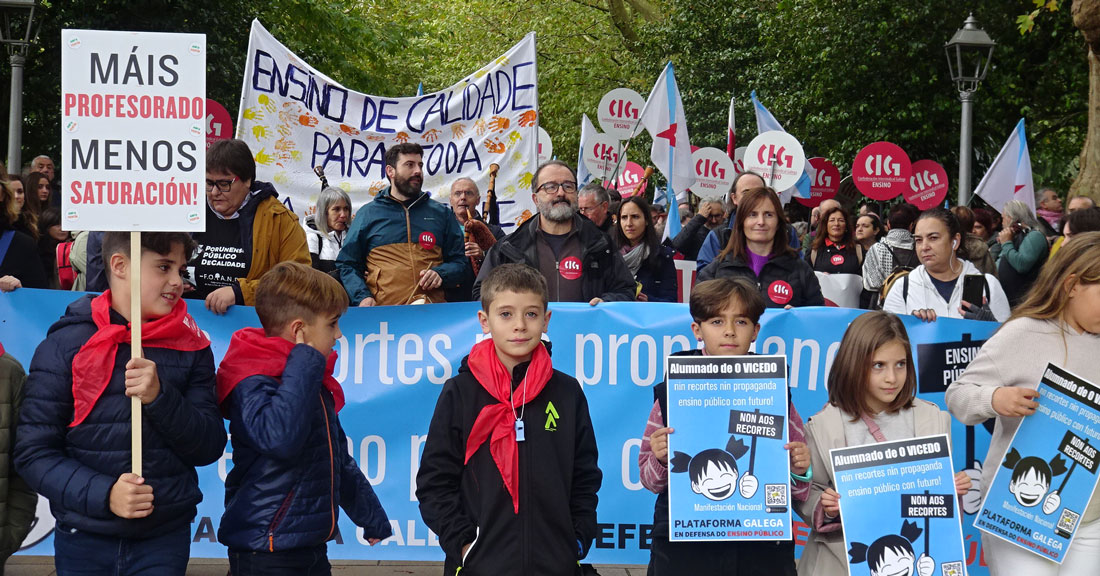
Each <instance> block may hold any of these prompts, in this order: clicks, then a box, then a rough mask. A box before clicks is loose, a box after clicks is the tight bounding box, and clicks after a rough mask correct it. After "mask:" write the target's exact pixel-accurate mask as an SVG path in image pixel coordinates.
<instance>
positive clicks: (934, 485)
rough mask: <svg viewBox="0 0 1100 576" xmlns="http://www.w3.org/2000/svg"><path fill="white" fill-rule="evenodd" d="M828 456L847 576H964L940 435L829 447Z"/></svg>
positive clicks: (945, 444) (947, 455)
mask: <svg viewBox="0 0 1100 576" xmlns="http://www.w3.org/2000/svg"><path fill="white" fill-rule="evenodd" d="M830 458H831V459H832V466H833V476H834V478H836V491H837V493H838V494H840V519H841V522H842V523H843V525H844V543H845V550H847V553H848V573H849V574H850V575H851V576H857V575H862V574H914V575H917V576H932V575H933V574H939V575H942V576H963V575H964V574H965V573H966V572H965V571H964V569H963V564H964V559H965V556H966V553H965V552H964V550H963V535H962V525H961V524H960V523H959V509H958V505H957V502H956V500H955V481H954V473H953V472H952V470H951V467H952V463H951V447H950V445H949V441H948V439H947V436H946V435H939V436H927V437H924V438H913V439H910V440H898V441H895V442H881V443H878V444H869V445H865V446H855V447H849V448H836V449H834V450H832V451H830ZM937 569H938V571H937Z"/></svg>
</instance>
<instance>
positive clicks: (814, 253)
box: [810, 248, 817, 267]
mask: <svg viewBox="0 0 1100 576" xmlns="http://www.w3.org/2000/svg"><path fill="white" fill-rule="evenodd" d="M810 266H811V267H813V266H817V248H814V249H813V250H810Z"/></svg>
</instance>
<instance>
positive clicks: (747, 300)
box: [688, 278, 767, 324]
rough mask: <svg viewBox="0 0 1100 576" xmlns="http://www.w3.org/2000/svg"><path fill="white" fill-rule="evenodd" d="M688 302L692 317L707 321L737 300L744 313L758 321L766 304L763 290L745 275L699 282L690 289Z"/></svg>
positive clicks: (756, 322)
mask: <svg viewBox="0 0 1100 576" xmlns="http://www.w3.org/2000/svg"><path fill="white" fill-rule="evenodd" d="M688 302H689V303H688V309H689V310H690V311H691V319H692V320H694V321H696V322H706V321H707V320H708V319H710V318H714V317H715V316H718V315H719V314H721V313H722V310H723V309H724V308H725V307H726V306H729V305H730V304H731V303H736V304H737V305H739V306H740V308H741V315H742V316H744V317H746V318H748V319H749V320H752V323H753V324H759V323H760V317H761V316H762V315H763V314H764V309H765V308H766V307H767V305H766V304H764V297H763V296H761V295H760V290H758V289H757V288H756V286H754V285H753V284H752V282H749V281H748V280H745V279H744V278H716V279H714V280H707V281H705V282H700V283H698V284H696V285H695V287H694V288H692V289H691V298H690V299H689V301H688Z"/></svg>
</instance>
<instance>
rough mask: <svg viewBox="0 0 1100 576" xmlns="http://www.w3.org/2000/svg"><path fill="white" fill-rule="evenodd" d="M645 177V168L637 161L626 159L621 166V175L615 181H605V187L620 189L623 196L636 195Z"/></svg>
mask: <svg viewBox="0 0 1100 576" xmlns="http://www.w3.org/2000/svg"><path fill="white" fill-rule="evenodd" d="M643 178H645V169H643V168H642V167H641V165H640V164H638V163H637V162H630V161H626V162H623V165H622V167H621V168H619V177H618V178H616V179H615V181H614V182H610V181H604V184H603V185H604V187H605V188H614V189H616V190H618V191H619V194H622V197H623V198H629V197H631V196H633V195H634V191H635V190H636V189H637V188H638V184H639V183H640V182H641V181H642V179H643Z"/></svg>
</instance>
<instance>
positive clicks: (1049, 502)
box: [1001, 448, 1066, 514]
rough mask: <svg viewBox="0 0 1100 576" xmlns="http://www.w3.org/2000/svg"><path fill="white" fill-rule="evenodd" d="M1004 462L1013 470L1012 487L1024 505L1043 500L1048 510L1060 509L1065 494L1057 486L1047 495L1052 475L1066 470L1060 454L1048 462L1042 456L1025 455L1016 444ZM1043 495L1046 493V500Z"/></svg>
mask: <svg viewBox="0 0 1100 576" xmlns="http://www.w3.org/2000/svg"><path fill="white" fill-rule="evenodd" d="M1001 466H1004V467H1005V468H1008V469H1010V470H1012V479H1011V480H1010V481H1009V483H1008V491H1009V492H1011V493H1012V495H1013V496H1015V497H1016V501H1017V502H1019V503H1020V505H1021V506H1027V507H1031V506H1035V505H1037V504H1038V503H1039V502H1042V503H1043V513H1044V514H1052V513H1054V511H1055V510H1057V509H1058V506H1059V505H1060V504H1061V503H1062V497H1061V496H1059V495H1058V491H1057V490H1055V491H1053V492H1051V493H1050V495H1049V496H1047V490H1049V489H1050V481H1051V479H1053V478H1054V477H1057V476H1061V475H1062V474H1065V473H1066V461H1065V460H1063V459H1062V456H1061V455H1060V454H1059V455H1055V456H1054V458H1052V459H1051V460H1050V461H1049V462H1047V461H1046V460H1043V459H1042V458H1039V457H1038V456H1028V457H1026V458H1022V457H1021V456H1020V453H1019V452H1017V451H1016V449H1015V448H1013V449H1012V450H1009V452H1008V454H1006V455H1005V461H1004V462H1003V463H1001ZM1043 496H1046V500H1043Z"/></svg>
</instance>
